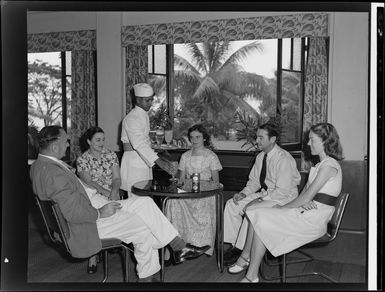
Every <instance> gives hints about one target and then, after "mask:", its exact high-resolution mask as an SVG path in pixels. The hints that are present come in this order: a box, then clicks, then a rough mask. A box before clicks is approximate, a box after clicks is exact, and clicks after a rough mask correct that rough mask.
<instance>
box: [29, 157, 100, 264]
mask: <svg viewBox="0 0 385 292" xmlns="http://www.w3.org/2000/svg"><path fill="white" fill-rule="evenodd" d="M30 176H31V180H32V189H33V191H34V193H35V194H36V195H37V196H39V198H40V199H42V200H47V199H51V200H53V201H54V202H56V203H57V204H58V206H59V208H60V210H61V211H62V213H63V215H64V217H65V219H66V220H67V221H68V225H69V229H70V236H69V238H68V240H67V241H68V246H69V249H70V252H71V255H72V256H73V257H77V258H86V257H90V256H91V255H93V254H95V253H97V252H99V251H100V249H101V247H102V244H101V241H100V238H99V234H98V230H97V226H96V220H97V218H98V212H97V210H96V209H95V208H94V207H93V206H92V205H91V201H90V200H89V198H88V196H87V193H86V191H85V190H84V187H83V186H82V184H81V183H80V181H79V179H78V178H77V176H76V175H75V174H74V173H73V172H72V171H70V170H69V169H66V168H65V166H62V165H60V163H58V162H56V161H54V160H52V159H49V158H46V157H43V156H41V155H39V157H38V159H37V160H36V161H35V162H34V163H33V164H32V166H31V170H30Z"/></svg>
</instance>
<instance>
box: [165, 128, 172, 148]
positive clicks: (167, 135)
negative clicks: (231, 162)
mask: <svg viewBox="0 0 385 292" xmlns="http://www.w3.org/2000/svg"><path fill="white" fill-rule="evenodd" d="M172 132H173V131H172V130H165V131H164V140H166V143H167V146H168V147H170V143H171V141H172V134H173V133H172Z"/></svg>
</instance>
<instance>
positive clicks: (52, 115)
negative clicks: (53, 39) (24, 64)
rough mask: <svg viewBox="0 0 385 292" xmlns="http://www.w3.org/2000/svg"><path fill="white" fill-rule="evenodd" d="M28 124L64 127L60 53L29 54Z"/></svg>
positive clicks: (40, 126) (38, 126)
mask: <svg viewBox="0 0 385 292" xmlns="http://www.w3.org/2000/svg"><path fill="white" fill-rule="evenodd" d="M28 123H29V124H34V125H35V126H37V128H38V129H39V130H40V129H41V128H42V127H44V126H48V125H57V124H58V125H62V89H61V59H60V52H49V53H30V54H28Z"/></svg>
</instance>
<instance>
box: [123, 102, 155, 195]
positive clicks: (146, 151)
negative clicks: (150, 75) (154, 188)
mask: <svg viewBox="0 0 385 292" xmlns="http://www.w3.org/2000/svg"><path fill="white" fill-rule="evenodd" d="M149 132H150V120H149V117H148V113H147V112H146V111H145V110H143V109H142V108H140V107H138V106H135V107H134V108H133V109H132V110H131V111H130V112H129V113H128V114H127V115H126V117H125V118H124V119H123V122H122V134H121V137H120V139H121V141H122V142H123V143H130V144H131V146H132V148H133V151H125V152H124V154H123V157H122V162H121V167H120V175H121V179H122V185H121V188H122V189H123V190H126V191H128V193H129V195H130V193H131V186H132V185H133V184H134V183H136V182H138V181H141V180H147V179H152V166H153V165H154V163H155V160H157V159H158V155H157V154H156V152H155V151H154V150H153V149H152V148H151V140H150V137H149Z"/></svg>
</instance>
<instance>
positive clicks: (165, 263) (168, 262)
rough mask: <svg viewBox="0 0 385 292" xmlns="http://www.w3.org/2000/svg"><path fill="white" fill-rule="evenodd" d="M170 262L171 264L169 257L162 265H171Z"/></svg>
mask: <svg viewBox="0 0 385 292" xmlns="http://www.w3.org/2000/svg"><path fill="white" fill-rule="evenodd" d="M171 264H172V261H171V259H168V260H164V266H165V267H169V266H171Z"/></svg>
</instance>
